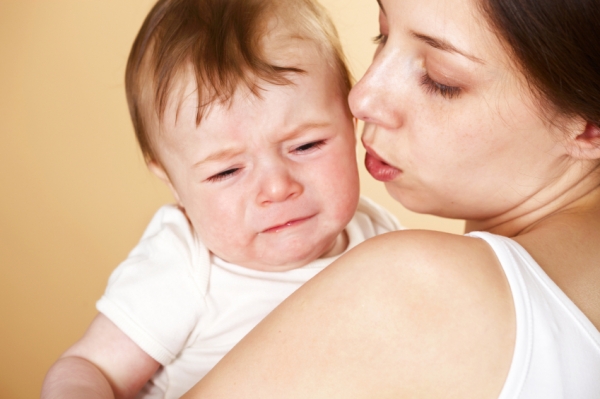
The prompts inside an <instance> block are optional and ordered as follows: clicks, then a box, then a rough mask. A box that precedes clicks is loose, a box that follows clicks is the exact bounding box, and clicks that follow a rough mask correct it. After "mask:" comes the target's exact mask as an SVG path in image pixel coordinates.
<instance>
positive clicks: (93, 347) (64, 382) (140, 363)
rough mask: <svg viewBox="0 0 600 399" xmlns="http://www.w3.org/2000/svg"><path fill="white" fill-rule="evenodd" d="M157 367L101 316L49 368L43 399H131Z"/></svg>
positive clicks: (156, 363) (154, 362)
mask: <svg viewBox="0 0 600 399" xmlns="http://www.w3.org/2000/svg"><path fill="white" fill-rule="evenodd" d="M159 366H160V364H159V363H158V362H157V361H156V360H154V359H153V358H151V357H150V356H149V355H148V354H146V353H145V352H144V351H142V349H140V347H139V346H137V345H136V344H135V343H134V342H133V341H132V340H131V339H130V338H129V337H128V336H127V335H125V334H124V333H123V332H122V331H121V330H120V329H119V328H118V327H117V326H116V325H114V324H113V323H112V322H111V321H110V320H109V319H108V318H107V317H106V316H104V315H103V314H101V313H100V314H98V316H96V318H95V319H94V320H93V321H92V324H91V325H90V327H89V328H88V330H87V331H86V333H85V334H84V336H83V337H82V338H81V339H80V340H79V341H77V342H76V343H75V344H74V345H73V346H71V347H70V348H69V349H67V351H66V352H65V353H64V354H63V355H62V356H61V357H60V358H59V359H58V360H57V361H56V363H54V365H53V366H52V367H51V368H50V370H49V371H48V374H47V375H46V379H45V380H44V385H43V387H42V399H54V398H63V399H64V398H86V399H92V398H133V397H135V395H136V394H137V393H138V392H139V390H140V389H141V388H142V387H143V386H144V384H145V383H146V382H147V381H148V380H149V379H150V378H151V377H152V376H153V375H154V373H155V372H156V371H157V370H158V368H159Z"/></svg>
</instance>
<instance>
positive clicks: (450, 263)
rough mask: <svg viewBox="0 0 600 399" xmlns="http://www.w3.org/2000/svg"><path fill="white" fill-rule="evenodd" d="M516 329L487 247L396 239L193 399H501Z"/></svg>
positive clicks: (280, 320)
mask: <svg viewBox="0 0 600 399" xmlns="http://www.w3.org/2000/svg"><path fill="white" fill-rule="evenodd" d="M514 331H515V321H514V310H513V304H512V299H511V294H510V289H509V287H508V283H507V282H506V279H505V277H504V273H503V272H502V270H501V268H500V266H499V264H498V262H497V261H496V258H495V255H494V254H493V252H492V251H491V249H489V247H488V246H487V244H485V243H484V242H483V241H482V240H478V239H474V238H468V237H462V236H453V235H448V234H444V233H436V232H424V231H402V232H395V233H390V234H386V235H383V236H379V237H377V238H375V239H372V240H369V241H367V242H366V243H365V244H363V245H360V246H359V247H357V248H355V249H354V250H352V251H350V252H349V253H348V254H347V255H345V256H343V257H342V258H341V259H340V260H339V261H337V262H335V263H334V264H332V265H331V266H329V267H328V268H327V269H326V270H324V271H323V272H322V273H320V274H319V275H318V276H316V277H315V278H314V279H313V280H311V281H310V282H309V283H307V284H306V285H305V286H303V287H302V288H301V289H299V290H298V291H297V292H296V293H295V294H293V295H292V296H291V297H290V298H289V299H288V300H286V301H285V302H284V303H283V304H282V305H281V306H280V307H278V308H277V309H276V310H275V311H274V312H273V313H272V314H271V315H269V316H268V317H267V318H266V319H265V320H264V321H263V322H262V323H261V324H259V325H258V326H257V327H256V328H255V329H254V330H253V331H252V332H251V333H250V334H249V335H248V336H247V337H246V338H244V340H242V341H241V342H240V344H238V346H236V347H235V348H234V349H233V350H232V351H231V352H230V353H229V354H228V355H227V356H226V357H225V358H224V359H223V360H222V361H221V362H220V363H219V364H218V365H217V366H216V367H215V368H214V369H213V371H211V372H210V373H209V374H208V375H207V377H205V378H204V379H203V380H202V381H201V382H200V383H199V384H198V385H197V386H195V387H194V388H193V389H192V390H191V391H190V392H189V393H188V394H187V395H186V396H185V398H203V399H213V398H263V399H264V398H311V399H315V398H327V399H332V398H344V399H347V398H378V399H381V398H388V397H389V398H403V397H410V398H416V397H418V398H440V397H444V398H461V399H464V398H480V399H481V398H497V396H498V394H499V393H500V390H501V389H502V386H503V383H504V380H505V378H506V376H507V373H508V369H509V367H510V362H511V359H512V351H513V347H514V340H515V336H514V335H515V333H514Z"/></svg>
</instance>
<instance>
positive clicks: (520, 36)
mask: <svg viewBox="0 0 600 399" xmlns="http://www.w3.org/2000/svg"><path fill="white" fill-rule="evenodd" d="M481 1H482V3H481V6H482V9H483V11H484V15H485V16H486V17H487V18H488V20H489V21H490V22H491V24H492V27H494V28H495V29H496V31H497V32H498V34H499V35H500V37H501V38H502V39H503V40H504V41H505V42H506V43H507V44H508V45H509V46H510V48H511V51H512V52H513V54H514V56H515V57H516V59H517V64H518V66H519V67H520V68H521V70H522V71H523V72H524V74H525V76H526V78H527V79H528V81H529V84H530V85H531V86H532V88H533V89H534V90H535V91H537V92H538V93H539V94H541V96H542V98H543V99H545V100H547V101H549V102H550V103H551V104H552V105H553V106H554V107H556V109H557V110H558V111H560V112H561V113H563V114H565V115H572V116H580V117H582V118H584V119H585V120H586V121H588V122H590V123H592V124H594V125H596V126H600V2H599V1H598V0H481Z"/></svg>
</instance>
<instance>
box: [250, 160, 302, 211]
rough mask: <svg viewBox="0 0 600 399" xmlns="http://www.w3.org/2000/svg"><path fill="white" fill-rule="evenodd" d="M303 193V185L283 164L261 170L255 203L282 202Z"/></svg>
mask: <svg viewBox="0 0 600 399" xmlns="http://www.w3.org/2000/svg"><path fill="white" fill-rule="evenodd" d="M303 191H304V187H303V185H302V184H301V183H300V182H299V181H298V180H297V179H296V178H295V177H294V176H293V175H292V173H290V170H289V169H288V167H287V166H286V165H285V164H278V165H270V167H266V168H265V169H263V172H262V173H261V176H260V177H259V191H258V196H257V201H258V203H259V205H269V204H272V203H277V202H283V201H286V200H289V199H293V198H296V197H299V196H300V195H301V194H302V193H303Z"/></svg>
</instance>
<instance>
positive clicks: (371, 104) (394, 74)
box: [348, 53, 401, 128]
mask: <svg viewBox="0 0 600 399" xmlns="http://www.w3.org/2000/svg"><path fill="white" fill-rule="evenodd" d="M399 78H400V76H399V71H395V70H394V68H393V62H392V60H391V59H390V58H389V57H387V58H386V55H385V54H383V53H380V54H378V55H377V56H376V57H375V59H374V60H373V63H372V64H371V66H370V67H369V69H368V70H367V72H366V73H365V75H364V76H363V77H362V78H361V79H360V80H359V81H358V83H357V84H356V85H355V86H354V87H353V88H352V90H351V91H350V95H349V98H348V102H349V104H350V110H351V111H352V114H353V115H354V116H355V117H356V118H358V119H360V120H362V121H364V122H366V123H371V124H376V125H382V126H385V127H390V128H392V127H396V125H397V124H398V123H399V122H400V121H399V118H398V117H399V108H400V104H399V103H398V101H397V100H399V99H398V98H397V97H398V95H399V92H400V91H401V88H400V87H397V86H398V85H397V84H395V83H396V82H398V81H399Z"/></svg>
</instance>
